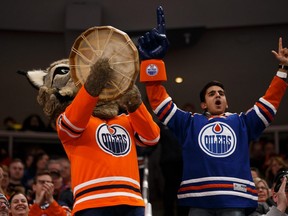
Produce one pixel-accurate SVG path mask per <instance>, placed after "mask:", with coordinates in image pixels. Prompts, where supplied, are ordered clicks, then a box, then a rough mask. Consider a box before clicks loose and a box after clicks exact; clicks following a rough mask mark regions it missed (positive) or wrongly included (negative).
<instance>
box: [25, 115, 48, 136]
mask: <svg viewBox="0 0 288 216" xmlns="http://www.w3.org/2000/svg"><path fill="white" fill-rule="evenodd" d="M22 130H23V131H37V132H45V131H46V130H47V129H46V125H45V123H44V121H43V120H42V119H41V117H40V116H39V115H37V114H31V115H29V116H28V117H26V118H25V119H24V121H23V126H22Z"/></svg>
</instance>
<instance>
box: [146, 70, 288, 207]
mask: <svg viewBox="0 0 288 216" xmlns="http://www.w3.org/2000/svg"><path fill="white" fill-rule="evenodd" d="M286 87H287V84H286V82H285V81H283V80H282V79H281V78H279V77H277V76H275V77H274V79H273V80H272V82H271V84H270V86H269V88H268V90H267V91H266V93H265V95H264V96H263V97H261V98H260V99H259V100H258V101H257V102H256V103H255V105H254V106H253V107H252V108H251V109H250V110H248V111H247V112H246V113H240V114H237V113H225V114H223V115H220V116H210V117H209V116H206V115H204V114H197V113H196V114H191V113H189V112H184V111H182V110H180V109H179V108H177V106H176V105H175V104H174V103H173V101H172V99H171V98H170V97H169V95H168V94H167V92H166V90H165V88H164V86H163V85H161V83H160V82H149V83H146V91H147V95H148V98H149V102H150V105H151V106H152V109H153V112H154V113H155V114H156V116H157V117H158V119H159V120H160V121H161V122H162V123H163V124H164V125H167V126H168V127H169V128H170V129H171V131H173V132H174V133H175V135H176V136H177V138H178V140H179V143H180V144H181V145H182V154H183V177H182V182H181V185H180V188H179V191H178V200H179V204H180V205H186V206H190V207H195V208H255V207H257V200H258V196H257V191H256V190H255V185H254V182H253V180H252V176H251V171H250V162H249V161H250V156H249V143H250V141H251V140H254V139H256V138H258V137H259V136H260V134H261V133H262V132H263V130H264V129H265V128H266V127H267V126H269V124H270V123H271V122H272V120H273V119H274V116H275V114H276V111H277V108H278V106H279V104H280V101H281V99H282V97H283V95H284V93H285V90H286Z"/></svg>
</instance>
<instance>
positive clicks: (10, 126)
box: [3, 116, 22, 131]
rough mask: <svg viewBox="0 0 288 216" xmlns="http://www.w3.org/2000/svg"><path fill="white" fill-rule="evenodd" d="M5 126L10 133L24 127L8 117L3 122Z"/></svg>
mask: <svg viewBox="0 0 288 216" xmlns="http://www.w3.org/2000/svg"><path fill="white" fill-rule="evenodd" d="M3 125H4V129H5V130H9V131H19V130H21V128H22V125H21V124H19V123H17V121H16V120H15V119H14V118H13V117H11V116H8V117H6V118H5V119H4V120H3Z"/></svg>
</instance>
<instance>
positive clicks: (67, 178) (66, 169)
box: [59, 157, 71, 187]
mask: <svg viewBox="0 0 288 216" xmlns="http://www.w3.org/2000/svg"><path fill="white" fill-rule="evenodd" d="M59 162H60V164H61V165H62V170H61V176H62V178H63V182H64V184H65V185H66V186H67V187H71V167H70V161H69V160H68V158H67V157H61V158H59Z"/></svg>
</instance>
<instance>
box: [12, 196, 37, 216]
mask: <svg viewBox="0 0 288 216" xmlns="http://www.w3.org/2000/svg"><path fill="white" fill-rule="evenodd" d="M9 203H10V214H11V216H28V214H29V204H28V199H27V197H26V196H25V194H23V193H21V192H16V193H14V194H13V195H12V196H11V197H10V199H9ZM29 216H40V215H33V214H31V215H30V214H29Z"/></svg>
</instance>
